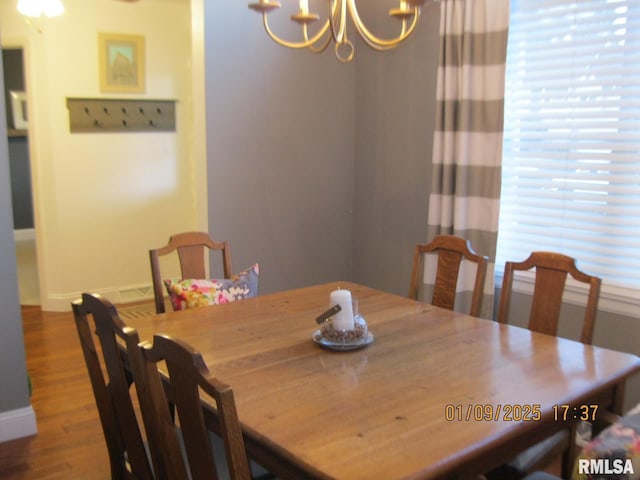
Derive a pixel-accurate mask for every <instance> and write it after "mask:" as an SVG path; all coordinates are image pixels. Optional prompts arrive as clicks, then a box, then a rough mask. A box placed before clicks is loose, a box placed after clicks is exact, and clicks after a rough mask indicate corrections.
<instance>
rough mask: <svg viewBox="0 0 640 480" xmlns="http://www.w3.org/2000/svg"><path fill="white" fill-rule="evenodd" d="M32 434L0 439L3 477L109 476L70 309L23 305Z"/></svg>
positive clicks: (87, 478)
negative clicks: (33, 421)
mask: <svg viewBox="0 0 640 480" xmlns="http://www.w3.org/2000/svg"><path fill="white" fill-rule="evenodd" d="M22 316H23V325H24V336H25V348H26V351H27V368H28V371H29V374H30V376H31V383H32V386H33V395H32V405H33V408H34V410H35V412H36V418H37V423H38V434H37V435H36V436H33V437H30V438H25V439H19V440H14V441H11V442H5V443H0V478H1V479H3V480H4V479H7V480H9V479H39V480H48V479H83V480H93V479H101V480H106V479H109V478H110V472H109V462H108V456H107V449H106V445H105V441H104V437H103V435H102V429H101V427H100V420H99V418H98V411H97V409H96V405H95V401H94V398H93V393H92V391H91V385H90V384H89V377H88V374H87V371H86V367H85V364H84V360H83V358H82V352H81V350H80V343H79V341H78V334H77V333H76V329H75V324H74V322H73V316H72V314H71V312H68V313H50V312H45V313H42V312H41V310H40V308H39V307H35V306H27V307H23V308H22Z"/></svg>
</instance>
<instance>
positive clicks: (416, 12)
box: [249, 0, 426, 63]
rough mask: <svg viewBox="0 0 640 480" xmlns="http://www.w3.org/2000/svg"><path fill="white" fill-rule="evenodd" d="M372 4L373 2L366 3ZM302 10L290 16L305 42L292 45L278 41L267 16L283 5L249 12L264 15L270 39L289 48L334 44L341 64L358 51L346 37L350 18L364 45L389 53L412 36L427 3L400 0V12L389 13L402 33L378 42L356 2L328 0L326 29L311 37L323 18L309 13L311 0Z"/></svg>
mask: <svg viewBox="0 0 640 480" xmlns="http://www.w3.org/2000/svg"><path fill="white" fill-rule="evenodd" d="M365 1H371V0H365ZM299 2H300V9H299V11H298V13H295V14H293V15H291V20H292V21H294V22H296V23H298V24H299V25H300V26H301V28H302V40H301V41H297V42H291V41H287V40H283V39H282V38H280V37H278V36H277V35H276V34H275V33H273V31H272V30H271V27H270V26H269V20H268V14H269V12H271V11H272V10H274V9H277V8H280V2H278V1H275V0H258V2H257V3H251V4H249V8H252V9H253V10H256V11H258V12H260V13H262V23H263V24H264V28H265V30H266V31H267V34H268V35H269V37H271V38H272V39H273V40H274V41H275V42H276V43H278V44H280V45H282V46H284V47H289V48H309V49H310V50H311V51H313V52H315V53H320V52H323V51H325V50H326V48H327V47H328V46H329V43H331V40H333V41H334V42H335V53H336V57H338V60H340V61H341V62H344V63H346V62H350V61H351V60H352V59H353V56H354V54H355V50H354V47H353V43H351V40H349V37H348V36H347V16H350V17H351V21H352V23H353V25H354V27H355V29H356V31H357V32H358V34H359V35H360V37H361V38H362V39H363V40H364V42H365V43H366V44H367V45H369V47H371V48H373V49H374V50H380V51H383V50H389V49H391V48H394V47H396V46H397V45H399V44H400V43H402V42H403V41H404V40H406V39H407V38H408V37H409V35H411V33H413V31H414V29H415V27H416V25H417V23H418V18H419V17H420V6H421V5H422V4H424V3H425V2H426V0H400V5H399V6H398V7H397V8H392V9H391V10H389V15H390V16H391V17H395V18H397V19H398V20H399V21H400V22H401V25H400V32H399V33H398V35H397V36H396V37H394V38H390V39H385V38H379V37H377V36H376V35H374V34H373V33H371V31H369V30H368V29H367V27H366V26H365V25H364V23H363V22H362V20H361V18H360V15H359V14H358V7H357V6H356V0H329V1H327V2H326V3H327V4H328V12H327V20H326V21H325V23H324V25H323V26H322V27H321V28H320V29H319V30H318V31H317V32H316V33H313V34H312V35H310V33H309V25H310V24H311V23H313V22H315V21H317V20H319V19H320V15H318V14H317V13H314V12H310V11H309V0H299Z"/></svg>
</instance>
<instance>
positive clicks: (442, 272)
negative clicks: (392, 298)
mask: <svg viewBox="0 0 640 480" xmlns="http://www.w3.org/2000/svg"><path fill="white" fill-rule="evenodd" d="M426 253H437V255H438V266H437V270H436V281H435V285H434V288H433V296H432V300H431V303H432V304H433V305H436V306H438V307H442V308H446V309H448V310H453V308H454V304H455V299H456V285H457V283H458V274H459V272H460V264H461V263H462V260H463V259H464V260H468V261H470V262H473V263H475V264H476V265H477V268H476V277H475V283H474V287H473V295H472V297H471V308H470V310H469V314H470V315H473V316H476V317H477V316H479V315H480V307H481V306H482V295H483V290H484V280H485V276H486V273H487V262H488V261H489V257H486V256H481V255H477V254H476V252H474V251H473V248H471V242H469V241H468V240H465V239H464V238H461V237H457V236H454V235H438V236H436V237H435V238H434V239H433V240H432V241H431V242H429V243H427V244H418V245H416V248H415V250H414V254H413V270H412V273H411V285H410V287H409V298H411V299H414V300H417V298H418V287H419V284H420V281H421V274H422V270H423V265H424V255H425V254H426Z"/></svg>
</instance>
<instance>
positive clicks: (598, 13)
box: [497, 0, 640, 294]
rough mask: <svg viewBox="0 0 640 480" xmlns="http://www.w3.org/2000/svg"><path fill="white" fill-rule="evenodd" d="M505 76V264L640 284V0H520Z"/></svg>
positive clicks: (501, 257) (501, 249) (501, 256)
mask: <svg viewBox="0 0 640 480" xmlns="http://www.w3.org/2000/svg"><path fill="white" fill-rule="evenodd" d="M506 75H507V77H506V85H507V87H506V88H507V91H506V92H505V132H504V151H503V179H502V193H501V202H500V230H499V235H498V253H497V257H498V258H497V265H503V264H504V262H505V261H507V260H515V261H520V260H524V259H525V258H527V256H528V255H529V253H530V252H531V251H534V250H552V251H557V252H561V253H565V254H567V255H570V256H572V257H575V258H576V259H577V260H578V267H579V268H581V269H582V270H584V271H585V272H586V273H589V274H592V275H598V276H600V277H602V279H603V285H612V286H616V287H626V288H630V289H635V290H638V289H640V1H639V0H579V1H568V0H514V1H512V4H511V23H510V26H509V46H508V53H507V74H506ZM626 288H625V289H626ZM635 293H636V294H637V291H636V292H635Z"/></svg>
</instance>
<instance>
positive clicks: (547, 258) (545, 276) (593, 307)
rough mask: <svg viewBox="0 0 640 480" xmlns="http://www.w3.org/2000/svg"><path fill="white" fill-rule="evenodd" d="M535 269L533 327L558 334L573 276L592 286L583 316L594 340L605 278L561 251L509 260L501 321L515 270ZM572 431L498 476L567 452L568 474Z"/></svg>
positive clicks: (586, 338) (586, 333)
mask: <svg viewBox="0 0 640 480" xmlns="http://www.w3.org/2000/svg"><path fill="white" fill-rule="evenodd" d="M534 269H535V283H534V291H533V297H532V303H531V310H530V314H529V322H528V328H529V330H532V331H535V332H540V333H544V334H547V335H554V336H556V335H557V334H558V324H559V321H560V309H561V306H562V295H563V292H564V290H565V283H566V281H567V278H568V277H569V276H571V277H572V278H573V279H575V280H577V281H578V282H581V283H585V284H587V285H588V286H589V290H588V296H587V302H586V307H585V313H584V317H583V318H582V328H581V334H580V342H582V343H585V344H591V342H592V339H593V329H594V326H595V317H596V312H597V309H598V299H599V297H600V285H601V280H600V278H598V277H596V276H593V275H587V274H586V273H584V272H582V271H581V270H579V269H578V268H577V266H576V261H575V259H574V258H572V257H569V256H567V255H563V254H561V253H555V252H532V253H531V254H530V255H529V258H527V259H526V260H524V261H522V262H506V264H505V268H504V279H503V282H502V292H501V295H500V305H499V308H498V316H497V320H498V322H500V323H508V321H509V308H510V303H511V292H512V288H513V277H514V272H516V271H528V270H534ZM572 435H573V432H571V431H569V430H564V431H560V432H558V433H556V434H555V435H553V436H552V437H549V438H547V439H545V440H543V441H542V442H540V443H538V444H536V445H534V446H533V447H531V448H530V449H528V450H526V451H524V452H522V453H521V454H520V455H518V456H517V457H515V458H514V459H513V460H512V461H511V462H509V463H508V464H506V465H504V466H502V467H500V469H499V471H500V473H499V474H498V476H494V478H500V479H505V480H506V479H509V478H522V477H523V476H525V475H526V474H528V473H531V472H533V471H535V470H538V469H541V468H543V467H545V466H547V465H548V464H549V463H550V462H552V461H553V460H554V459H556V458H557V457H558V456H559V455H561V454H562V455H563V474H565V475H568V474H569V473H570V472H569V469H570V468H571V465H570V464H571V463H572V459H573V448H574V447H573V443H574V442H573V440H572Z"/></svg>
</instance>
